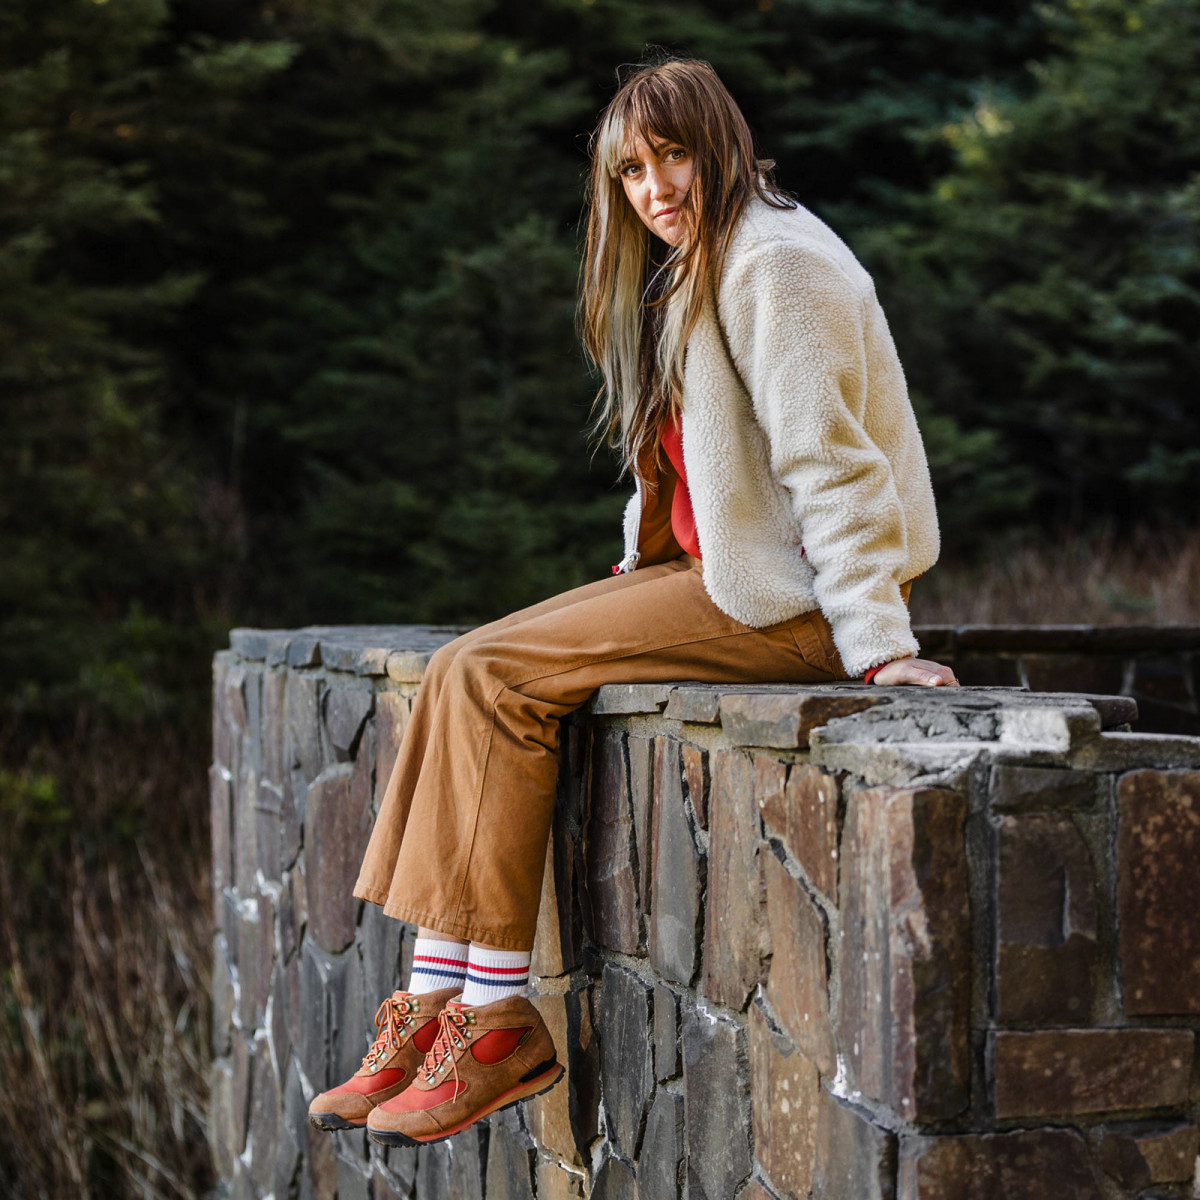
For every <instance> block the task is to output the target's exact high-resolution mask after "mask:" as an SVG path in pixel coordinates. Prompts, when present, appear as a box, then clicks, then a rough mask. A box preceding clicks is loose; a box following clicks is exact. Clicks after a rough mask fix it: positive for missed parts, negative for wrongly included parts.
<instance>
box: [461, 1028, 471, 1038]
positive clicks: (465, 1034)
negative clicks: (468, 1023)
mask: <svg viewBox="0 0 1200 1200" xmlns="http://www.w3.org/2000/svg"><path fill="white" fill-rule="evenodd" d="M463 1036H464V1037H470V1036H471V1031H470V1030H469V1029H468V1030H467V1031H466V1032H465V1033H464V1035H463Z"/></svg>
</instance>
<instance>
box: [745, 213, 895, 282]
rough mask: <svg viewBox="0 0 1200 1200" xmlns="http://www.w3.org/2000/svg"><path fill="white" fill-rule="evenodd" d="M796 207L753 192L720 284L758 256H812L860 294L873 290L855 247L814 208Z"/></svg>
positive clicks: (777, 257) (804, 257)
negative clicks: (782, 205) (778, 204)
mask: <svg viewBox="0 0 1200 1200" xmlns="http://www.w3.org/2000/svg"><path fill="white" fill-rule="evenodd" d="M796 205H797V206H796V207H795V208H775V207H774V206H773V205H771V204H768V203H767V202H766V201H765V200H761V199H759V197H757V196H752V197H751V198H750V201H749V202H748V203H747V205H746V208H745V211H744V212H743V213H742V217H741V220H740V221H739V222H738V224H737V227H736V228H735V230H734V232H733V236H732V238H731V239H730V243H729V251H728V254H727V255H726V259H725V264H724V269H723V270H722V273H721V284H722V288H724V286H725V284H726V283H728V281H729V279H730V277H731V276H733V275H736V274H738V273H739V272H740V271H743V270H745V268H746V267H748V266H750V265H751V264H752V263H753V262H754V261H755V260H756V259H773V260H786V259H787V258H790V257H795V258H796V259H797V260H800V261H803V260H805V259H813V260H815V262H816V263H817V264H828V265H831V266H832V267H834V268H836V270H837V271H838V272H839V273H840V274H841V275H843V276H844V277H845V279H846V281H847V283H848V284H849V285H850V286H851V287H852V288H853V289H854V290H855V291H856V292H858V293H859V294H860V295H861V294H865V293H867V292H873V291H874V287H875V284H874V280H872V278H871V276H870V274H869V273H868V271H867V270H866V268H865V267H864V266H863V265H862V264H861V263H860V262H859V261H858V258H857V257H856V256H855V254H854V252H853V250H851V249H850V247H849V246H848V245H847V244H846V242H845V241H844V240H843V239H842V238H841V237H839V236H838V234H837V233H835V232H834V230H833V229H832V228H830V226H829V225H827V224H826V223H825V222H824V221H823V220H821V218H820V217H818V216H817V214H816V213H814V212H813V211H812V210H811V209H808V208H806V207H805V206H804V205H803V204H801V203H800V202H799V201H797V202H796Z"/></svg>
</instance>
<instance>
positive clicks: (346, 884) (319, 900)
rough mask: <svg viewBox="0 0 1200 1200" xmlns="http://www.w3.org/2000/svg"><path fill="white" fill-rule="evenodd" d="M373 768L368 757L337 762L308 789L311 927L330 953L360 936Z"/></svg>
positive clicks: (307, 863) (306, 841)
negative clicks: (359, 895)
mask: <svg viewBox="0 0 1200 1200" xmlns="http://www.w3.org/2000/svg"><path fill="white" fill-rule="evenodd" d="M370 795H371V772H370V763H369V762H368V760H367V758H366V757H365V756H364V757H362V758H360V759H358V760H357V761H356V762H354V763H345V764H342V765H339V766H336V767H331V768H329V770H327V771H326V772H325V773H324V774H323V775H321V776H320V777H319V778H317V779H315V780H314V781H313V782H312V783H311V784H310V786H309V789H308V801H307V804H306V806H305V817H304V827H305V839H304V844H305V851H304V873H305V878H306V882H307V885H308V929H309V934H310V936H311V937H313V938H314V939H315V941H316V942H317V944H318V945H319V946H320V947H321V948H322V949H323V950H327V951H329V952H330V953H337V952H338V951H340V950H344V949H345V948H346V947H347V946H349V945H350V943H351V942H352V941H354V930H355V927H356V921H357V917H358V907H359V903H360V902H359V901H358V900H355V899H354V897H353V890H354V883H355V880H356V879H357V878H358V870H359V867H360V866H361V865H362V857H363V853H364V851H365V850H366V848H367V841H368V839H369V838H370V836H371V801H370Z"/></svg>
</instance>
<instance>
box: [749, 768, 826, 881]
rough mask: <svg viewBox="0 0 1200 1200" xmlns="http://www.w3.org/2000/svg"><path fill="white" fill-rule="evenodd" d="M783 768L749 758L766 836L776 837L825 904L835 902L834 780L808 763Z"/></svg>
mask: <svg viewBox="0 0 1200 1200" xmlns="http://www.w3.org/2000/svg"><path fill="white" fill-rule="evenodd" d="M784 769H785V767H784V764H783V763H779V762H775V761H774V760H772V759H770V758H768V757H767V756H766V755H762V754H760V755H756V756H755V795H756V797H757V799H758V807H759V810H760V811H761V813H762V818H763V826H764V828H765V831H766V833H767V835H768V836H775V837H778V838H779V839H780V840H781V841H782V843H783V845H784V848H785V849H786V850H787V852H788V854H790V855H791V857H792V858H794V859H795V860H796V862H798V863H799V864H800V866H801V867H802V868H803V870H804V874H805V876H806V877H807V878H808V881H809V882H810V883H811V884H812V885H813V887H815V888H816V889H817V890H818V891H819V892H821V893H822V895H824V896H825V897H826V898H827V899H828V900H829V902H830V903H831V904H836V903H837V900H838V890H837V857H838V845H837V842H838V781H837V779H836V778H835V777H834V776H832V775H826V774H825V773H824V772H822V771H820V770H818V769H817V768H816V767H814V766H812V765H811V764H810V763H796V764H794V765H793V766H792V767H791V768H790V769H788V770H787V775H786V781H785V780H784V779H783V777H782V773H783V771H784Z"/></svg>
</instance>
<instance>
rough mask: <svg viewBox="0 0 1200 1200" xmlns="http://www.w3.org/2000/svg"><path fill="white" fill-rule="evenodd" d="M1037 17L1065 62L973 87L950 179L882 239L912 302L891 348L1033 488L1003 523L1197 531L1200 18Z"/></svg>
mask: <svg viewBox="0 0 1200 1200" xmlns="http://www.w3.org/2000/svg"><path fill="white" fill-rule="evenodd" d="M1039 12H1040V14H1041V16H1042V17H1043V19H1044V20H1045V21H1046V23H1047V27H1048V30H1049V31H1050V35H1051V37H1052V41H1053V43H1054V52H1053V53H1052V54H1051V55H1050V56H1048V57H1047V58H1046V59H1045V60H1044V61H1041V62H1037V63H1033V64H1031V72H1032V75H1033V76H1034V79H1035V81H1036V87H1035V89H1034V90H1033V91H1031V92H1030V93H1029V94H1028V95H1025V96H1017V95H1014V94H1013V93H1012V92H1011V91H1008V90H1006V89H1001V88H996V87H981V88H980V90H979V94H978V98H977V100H976V103H975V106H974V109H973V111H971V112H970V113H967V114H965V115H964V116H963V117H961V118H960V119H958V120H956V121H953V122H948V123H947V124H946V125H945V126H944V128H943V131H942V134H943V137H944V138H945V141H946V143H947V144H948V145H949V146H951V147H952V148H953V150H954V153H955V156H956V162H955V165H954V169H953V170H951V171H949V172H947V173H946V174H945V175H943V176H942V177H941V178H939V179H937V180H936V181H934V183H933V186H932V187H931V188H930V189H929V191H928V192H927V193H926V194H924V195H918V196H914V198H913V199H912V201H911V204H910V210H911V212H910V215H909V216H908V217H907V218H906V220H905V223H904V224H899V223H896V224H893V225H892V226H890V227H888V228H886V229H882V230H880V231H879V233H878V235H877V238H876V244H877V245H879V244H882V243H890V246H889V248H888V250H887V255H888V258H889V261H890V262H891V264H892V267H893V269H894V270H895V272H896V274H897V275H902V274H903V275H908V277H909V278H910V279H916V280H919V281H920V282H919V283H917V284H913V285H910V287H909V288H907V289H904V290H903V291H901V292H900V294H901V295H904V296H905V299H906V302H905V303H902V304H901V305H899V306H898V312H899V314H900V315H899V317H898V323H899V327H898V330H897V339H898V340H899V341H901V342H910V344H911V345H913V346H915V347H918V348H919V352H918V353H917V354H914V355H913V356H911V357H910V358H909V360H908V367H909V370H910V372H912V373H916V374H918V375H919V376H920V378H921V380H922V384H923V386H924V388H925V390H926V392H927V396H928V403H929V405H930V407H931V408H933V409H934V410H936V411H938V412H940V413H944V414H952V415H953V416H954V417H955V419H956V420H957V421H958V423H959V424H960V425H961V426H962V428H964V429H966V430H972V431H988V432H990V433H991V434H992V435H993V436H994V437H995V438H996V439H997V441H998V444H999V446H1000V447H1002V456H1003V459H1004V460H1005V461H1007V462H1008V463H1009V464H1011V465H1013V466H1014V467H1016V466H1018V465H1019V466H1021V467H1022V468H1024V469H1025V470H1026V471H1028V472H1029V474H1030V476H1031V480H1032V483H1033V486H1032V487H1031V488H1030V489H1029V492H1028V494H1027V500H1026V503H1025V504H1024V505H1022V507H1021V509H1018V510H1016V512H1015V513H1010V517H1009V519H1010V520H1011V519H1012V516H1014V515H1020V512H1022V511H1024V512H1026V513H1027V514H1028V515H1030V516H1034V515H1036V516H1040V517H1041V518H1043V519H1049V520H1052V521H1056V522H1057V521H1065V522H1067V523H1071V524H1075V525H1081V524H1085V523H1087V522H1089V521H1093V520H1095V519H1096V518H1098V517H1103V516H1107V515H1117V516H1120V515H1122V514H1128V515H1133V514H1136V515H1138V516H1148V517H1151V518H1167V517H1171V518H1175V519H1181V520H1185V521H1193V520H1194V519H1195V518H1196V516H1197V515H1198V514H1200V504H1198V502H1197V492H1196V490H1195V488H1194V486H1191V484H1190V480H1191V479H1194V477H1195V476H1194V470H1195V468H1196V466H1197V465H1200V463H1198V459H1200V452H1198V451H1197V448H1196V447H1197V444H1198V443H1200V410H1198V409H1197V408H1196V406H1195V404H1194V402H1193V401H1191V399H1190V397H1191V396H1192V395H1193V394H1194V392H1195V380H1196V377H1197V367H1198V365H1200V359H1198V357H1197V351H1196V346H1197V333H1198V332H1200V236H1198V235H1200V205H1198V203H1197V201H1198V200H1200V83H1198V81H1197V75H1196V72H1195V71H1194V69H1193V67H1194V62H1195V56H1196V49H1197V43H1198V42H1200V6H1198V5H1197V4H1196V3H1195V2H1194V0H1135V2H1133V3H1129V2H1121V3H1117V2H1116V0H1071V2H1070V3H1065V4H1055V5H1044V6H1042V7H1041V8H1040V9H1039ZM918 295H919V297H920V303H919V307H918V306H917V297H918ZM909 297H911V298H912V302H911V303H909V302H907V301H908V298H909ZM918 324H919V328H917V326H918Z"/></svg>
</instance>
